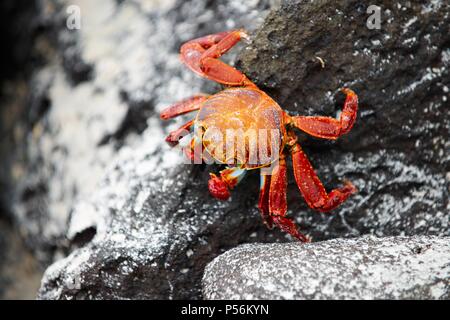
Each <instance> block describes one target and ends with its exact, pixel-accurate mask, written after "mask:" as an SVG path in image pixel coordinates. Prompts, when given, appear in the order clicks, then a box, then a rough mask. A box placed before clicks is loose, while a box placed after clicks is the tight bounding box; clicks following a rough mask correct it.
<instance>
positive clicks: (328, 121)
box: [161, 30, 358, 241]
mask: <svg viewBox="0 0 450 320" xmlns="http://www.w3.org/2000/svg"><path fill="white" fill-rule="evenodd" d="M241 38H247V35H246V33H245V32H244V31H242V30H233V31H227V32H221V33H217V34H212V35H208V36H204V37H201V38H197V39H194V40H191V41H188V42H187V43H185V44H183V45H182V47H181V50H180V58H181V61H182V62H184V63H185V64H186V65H187V66H188V67H189V68H190V69H191V70H192V71H194V72H195V73H197V74H198V75H200V76H202V77H204V78H207V79H210V80H213V81H216V82H218V83H221V84H223V85H225V86H227V88H226V89H225V90H223V91H221V92H219V93H216V94H214V95H210V96H208V95H196V96H193V97H190V98H188V99H185V100H183V101H180V102H178V103H175V104H174V105H172V106H170V107H168V108H166V109H165V110H163V111H162V112H161V119H164V120H166V119H170V118H173V117H176V116H179V115H182V114H186V113H189V112H193V111H195V112H197V113H196V117H195V118H194V119H193V120H190V121H188V122H187V123H186V124H184V125H183V126H181V127H180V128H179V129H178V130H175V131H173V132H171V133H170V134H169V135H168V136H167V138H166V141H167V142H168V143H169V144H170V145H171V146H175V145H177V144H178V143H179V141H180V139H181V137H183V136H185V135H186V134H185V133H186V132H190V131H192V130H195V131H196V132H197V133H198V132H199V134H196V135H195V136H194V137H193V138H192V139H191V141H190V144H189V146H188V147H187V148H185V152H186V154H187V155H188V156H189V157H190V158H191V159H194V158H195V157H196V155H198V153H197V152H196V150H197V149H198V147H200V148H201V149H202V148H204V149H205V151H206V152H204V154H203V155H200V158H201V159H200V160H202V158H204V157H205V155H208V156H209V157H212V158H213V159H215V160H216V161H218V162H220V163H224V164H227V165H228V168H226V169H225V170H222V171H221V172H220V175H219V176H217V175H215V174H211V179H210V180H209V182H208V188H209V191H210V193H211V195H212V196H214V197H216V198H217V199H222V200H225V199H227V198H229V197H230V190H231V189H233V188H234V187H235V186H236V184H237V183H238V182H239V181H240V180H241V179H242V177H243V175H244V173H245V172H246V171H247V170H253V169H257V168H260V169H261V170H263V169H267V168H270V170H269V171H268V172H267V170H266V171H265V172H263V174H261V189H260V196H259V204H258V207H259V210H260V212H261V216H262V218H263V221H264V223H265V224H266V225H267V226H268V227H269V228H272V227H273V226H277V227H279V228H280V229H281V230H283V231H285V232H287V233H289V234H291V235H292V236H294V237H295V238H297V239H299V240H300V241H308V240H309V239H308V237H306V236H304V235H303V234H301V233H300V232H299V231H298V230H297V227H296V226H295V224H294V222H293V221H292V220H291V219H289V218H287V217H286V212H287V201H286V193H287V177H286V176H287V173H286V154H290V155H291V158H292V162H293V170H294V177H295V180H296V182H297V185H298V188H299V190H300V192H301V194H302V195H303V197H304V198H305V200H306V203H307V204H308V205H309V206H310V207H311V208H312V209H314V210H317V211H321V212H327V211H330V210H332V209H334V208H336V207H337V206H339V205H340V204H341V203H342V202H344V201H345V200H346V199H347V198H348V197H349V196H350V195H351V194H352V193H354V192H356V188H355V187H354V186H353V184H352V183H351V182H346V183H345V184H344V186H342V187H340V188H337V189H334V190H332V191H330V192H327V191H326V190H325V188H324V186H323V185H322V182H321V181H320V179H319V178H318V176H317V175H316V173H315V172H314V169H313V167H312V165H311V163H310V162H309V160H308V158H307V157H306V155H305V153H304V152H303V150H302V148H301V147H300V145H299V143H298V142H297V137H296V135H295V134H294V131H293V128H298V129H300V130H302V131H304V132H306V133H308V134H310V135H312V136H314V137H318V138H323V139H331V140H335V139H337V138H338V137H340V136H341V135H343V134H346V133H348V132H349V131H350V129H351V128H352V127H353V124H354V122H355V120H356V115H357V109H358V97H357V95H356V94H355V93H354V92H353V91H352V90H350V89H347V88H344V89H342V91H343V92H344V93H345V94H346V100H345V103H344V107H343V109H342V112H341V114H340V116H339V119H334V118H330V117H323V116H290V115H288V114H287V113H286V112H285V111H284V110H283V109H281V107H280V106H279V105H278V104H277V103H276V102H275V101H274V100H273V99H272V98H270V97H269V96H268V95H267V94H266V93H264V92H263V91H261V90H260V89H259V88H258V87H257V86H256V85H255V84H254V83H253V82H252V81H250V80H249V79H248V78H247V77H246V76H245V75H244V74H242V73H241V72H240V71H238V70H236V69H235V68H233V67H231V66H229V65H227V64H225V63H224V62H222V61H220V60H219V59H218V58H219V57H220V56H221V55H223V54H224V53H226V52H227V51H228V50H230V49H231V48H232V47H233V46H234V45H235V44H236V43H237V42H238V41H239V40H240V39H241ZM213 129H214V130H213ZM230 130H232V132H236V131H238V132H240V133H241V134H240V135H238V137H237V138H239V136H240V138H242V141H243V144H242V145H243V148H240V149H239V148H234V147H233V148H231V150H232V151H231V152H228V150H230V148H229V147H230V145H229V143H228V142H229V141H231V142H232V144H233V146H234V143H235V138H236V137H233V138H232V139H226V138H227V137H230V134H229V132H230ZM261 130H263V132H264V131H266V132H271V133H275V134H271V135H270V136H269V135H268V134H266V135H260V134H258V133H257V132H258V131H259V132H261ZM212 132H214V133H212ZM249 132H250V133H249ZM220 136H221V139H217V137H220ZM223 137H226V138H225V142H224V139H223ZM261 137H263V138H262V139H261ZM258 138H259V139H260V141H262V142H264V143H263V144H262V143H260V146H259V151H261V150H263V151H264V152H265V153H266V154H269V155H270V156H269V157H262V156H261V157H259V155H260V154H259V153H258V151H257V150H256V149H258V141H257V139H258ZM261 144H262V145H263V147H262V148H261ZM273 145H275V146H277V149H270V148H269V147H268V146H273ZM274 150H275V151H274ZM255 154H257V155H258V156H256V158H257V161H256V162H254V161H253V162H252V161H250V160H251V159H252V158H253V156H254V155H255ZM274 155H275V157H274Z"/></svg>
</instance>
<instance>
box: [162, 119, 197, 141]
mask: <svg viewBox="0 0 450 320" xmlns="http://www.w3.org/2000/svg"><path fill="white" fill-rule="evenodd" d="M193 125H194V120H190V121H188V122H186V123H185V124H183V125H182V126H181V127H179V128H178V129H177V130H174V131H172V132H171V133H169V135H168V136H167V137H166V142H167V143H168V144H169V145H170V146H171V147H175V146H176V145H177V144H178V142H179V141H180V139H181V138H183V137H184V136H186V135H188V134H189V133H190V131H191V129H192V126H193Z"/></svg>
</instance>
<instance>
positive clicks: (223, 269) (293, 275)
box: [203, 236, 450, 299]
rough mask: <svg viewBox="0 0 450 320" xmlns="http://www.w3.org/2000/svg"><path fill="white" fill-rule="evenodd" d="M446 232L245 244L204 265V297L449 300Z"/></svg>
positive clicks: (449, 249) (449, 244) (449, 262)
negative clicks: (303, 242) (438, 235)
mask: <svg viewBox="0 0 450 320" xmlns="http://www.w3.org/2000/svg"><path fill="white" fill-rule="evenodd" d="M449 240H450V239H449V237H442V238H440V237H433V236H413V237H385V238H376V237H374V236H366V237H360V238H355V239H333V240H328V241H322V242H316V243H310V244H304V245H302V244H299V243H289V244H280V243H278V244H275V243H272V244H257V243H255V244H245V245H241V246H239V247H237V248H234V249H231V250H229V251H227V252H226V253H224V254H222V255H220V256H219V257H217V258H215V259H214V260H213V261H212V262H211V263H210V264H208V266H207V267H206V270H205V275H204V277H203V296H204V298H206V299H449V298H450V285H449V282H448V278H449V277H450V241H449Z"/></svg>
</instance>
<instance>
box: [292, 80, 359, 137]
mask: <svg viewBox="0 0 450 320" xmlns="http://www.w3.org/2000/svg"><path fill="white" fill-rule="evenodd" d="M342 91H343V92H344V93H345V94H346V95H347V97H346V99H345V103H344V108H343V109H342V113H341V115H340V117H339V119H334V118H330V117H306V116H296V117H291V121H292V122H293V124H294V126H296V127H297V128H299V129H300V130H302V131H305V132H306V133H308V134H310V135H312V136H314V137H318V138H323V139H331V140H335V139H337V138H338V137H340V136H341V135H343V134H346V133H347V132H349V131H350V130H351V128H352V127H353V124H354V123H355V120H356V114H357V111H358V96H357V95H356V93H354V92H353V91H352V90H350V89H347V88H344V89H342Z"/></svg>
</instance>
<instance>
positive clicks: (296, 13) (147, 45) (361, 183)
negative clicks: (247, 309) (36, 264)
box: [0, 0, 450, 299]
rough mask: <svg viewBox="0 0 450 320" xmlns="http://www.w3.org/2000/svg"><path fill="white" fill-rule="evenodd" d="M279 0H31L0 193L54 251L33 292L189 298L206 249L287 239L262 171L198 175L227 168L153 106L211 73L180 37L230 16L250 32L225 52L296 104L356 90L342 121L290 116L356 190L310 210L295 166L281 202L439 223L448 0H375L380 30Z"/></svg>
mask: <svg viewBox="0 0 450 320" xmlns="http://www.w3.org/2000/svg"><path fill="white" fill-rule="evenodd" d="M279 2H280V1H275V0H274V1H270V0H259V1H258V0H255V1H245V2H243V1H238V0H226V1H197V0H190V1H184V0H171V1H156V0H149V1H134V0H130V1H113V0H105V1H101V2H100V1H87V0H86V1H83V0H79V1H63V0H61V1H49V0H42V1H37V2H36V3H37V6H36V8H37V10H38V11H39V14H35V15H33V17H34V18H33V19H36V21H34V20H33V21H34V22H35V27H36V28H37V30H39V32H36V35H35V36H34V38H33V39H34V42H33V43H34V47H33V50H36V51H38V52H39V57H40V59H38V62H39V63H38V64H37V66H34V68H32V70H33V72H32V73H31V76H30V80H29V81H25V82H23V83H19V84H17V83H15V84H13V85H11V86H10V87H9V88H10V91H9V92H10V95H11V96H12V99H11V103H10V104H3V106H4V108H1V111H2V114H1V116H0V119H1V121H2V127H3V128H5V130H4V131H5V134H4V135H3V136H2V137H1V138H4V137H6V139H3V140H2V142H1V143H0V148H2V149H1V150H2V153H3V154H5V155H6V156H5V157H4V158H2V159H1V161H2V166H1V169H2V170H1V171H0V183H1V186H2V190H4V191H5V192H3V193H2V194H1V197H2V198H1V203H0V205H1V207H5V208H6V210H5V211H6V212H8V213H9V215H10V217H11V220H13V221H14V224H15V225H17V226H18V230H20V232H21V234H22V236H23V237H24V238H25V239H26V241H27V243H28V245H29V246H30V247H31V248H33V250H34V252H35V253H36V255H37V256H38V257H39V259H40V260H41V261H43V262H44V263H51V262H54V263H53V264H52V265H51V266H50V267H49V268H48V269H47V271H46V273H45V275H44V278H43V279H42V286H41V288H40V291H39V296H38V297H39V298H41V299H83V298H97V299H102V298H106V299H108V298H119V299H126V298H142V299H144V298H147V299H152V298H173V299H180V298H189V299H200V298H202V292H201V277H202V275H203V272H204V267H205V266H206V264H207V263H208V262H210V261H211V260H212V259H213V258H214V257H216V256H217V255H219V254H221V253H223V252H224V251H226V250H228V249H230V248H233V247H235V246H237V245H239V244H241V243H244V242H286V241H290V240H291V239H290V238H289V237H286V236H285V235H284V234H282V233H281V232H279V231H278V230H267V229H266V228H265V227H264V225H263V224H262V222H261V220H260V217H259V213H258V210H257V208H256V203H257V199H258V187H259V178H258V176H257V175H256V174H249V175H247V177H246V178H245V180H244V181H243V182H242V183H241V184H240V185H239V186H238V187H237V188H236V189H235V191H234V193H233V195H232V198H231V199H230V200H229V201H225V202H220V201H217V200H215V199H212V198H211V197H210V195H209V193H208V191H207V180H208V177H209V174H208V173H209V172H210V171H218V170H219V169H220V168H219V167H218V166H210V167H206V166H203V165H199V166H193V165H185V164H183V160H182V157H181V154H180V152H179V150H172V149H170V148H169V147H168V146H167V145H166V144H165V143H164V137H165V135H166V134H167V133H168V132H169V131H171V130H173V129H175V128H177V127H178V126H179V125H180V124H181V123H183V122H184V121H185V120H186V119H177V120H175V121H169V122H162V121H160V119H159V117H158V113H159V111H161V110H162V108H164V107H165V106H167V105H169V104H171V103H173V102H175V101H177V100H179V99H182V98H185V97H188V96H190V95H192V94H195V93H197V92H207V93H213V92H216V91H218V90H220V86H218V85H216V84H213V83H211V82H208V81H205V80H202V79H200V78H198V77H197V76H196V75H194V74H193V73H192V72H190V71H189V70H188V69H187V68H186V67H184V66H183V65H182V64H181V63H180V61H179V59H178V50H179V47H180V45H181V44H182V43H183V42H185V41H187V40H190V39H192V38H195V37H197V36H202V35H205V34H208V33H214V32H219V31H223V30H228V29H234V28H240V27H244V28H246V29H247V30H248V31H249V33H250V36H251V39H252V41H251V42H250V43H248V44H241V45H239V46H238V47H236V48H235V49H234V50H232V51H231V52H230V54H227V56H226V57H224V60H225V61H230V62H231V63H233V62H234V61H236V65H237V67H238V68H241V69H242V70H243V71H244V72H245V73H246V74H247V75H248V76H249V77H250V78H251V79H252V80H254V81H255V82H256V83H257V84H258V85H259V86H260V87H261V88H262V89H264V90H267V92H268V93H269V94H271V95H272V96H273V97H274V98H275V99H276V100H277V101H278V102H279V103H280V105H281V106H282V107H284V108H285V109H287V110H288V111H289V112H291V113H292V114H297V113H298V114H321V115H331V116H336V114H337V113H338V111H339V110H340V108H341V106H342V103H343V97H342V95H340V94H337V92H338V89H339V88H340V87H342V86H349V87H351V88H353V89H354V90H355V91H357V93H358V94H359V96H360V101H361V108H360V113H359V118H358V120H357V123H356V125H355V127H354V129H353V130H352V132H351V133H350V134H348V135H347V136H345V137H343V138H342V139H340V140H338V141H337V142H327V141H321V140H317V139H311V138H307V137H305V136H301V134H300V133H299V134H300V137H301V141H302V143H303V145H304V147H305V151H306V153H307V154H308V155H309V156H310V158H311V161H312V163H313V165H314V166H315V167H316V168H317V172H318V174H319V176H320V177H321V179H322V180H323V181H324V184H325V186H326V188H328V189H331V188H333V187H335V186H337V185H338V184H340V183H342V181H343V180H344V179H349V180H351V181H352V182H353V183H354V184H355V185H356V186H357V187H358V189H359V193H358V194H357V195H355V196H353V197H352V198H350V199H349V200H348V201H347V202H346V203H345V204H344V205H343V206H342V207H340V208H339V209H338V210H336V211H335V212H334V214H333V215H324V214H317V213H315V212H313V211H312V210H310V209H309V208H308V207H307V206H306V204H305V203H304V201H303V199H302V198H301V196H300V195H299V194H298V190H297V187H296V186H295V185H294V184H293V178H292V176H291V177H290V179H291V182H290V184H289V193H288V202H289V215H290V216H292V217H293V218H295V219H296V220H297V222H298V224H299V225H300V227H301V229H302V230H303V231H304V232H305V233H307V234H310V235H311V236H312V237H313V239H314V240H324V239H331V238H336V237H354V236H360V235H364V234H376V235H379V236H386V235H387V236H389V235H437V236H445V235H448V234H449V215H448V211H449V210H448V209H449V203H448V199H449V185H448V180H449V172H450V168H449V155H448V153H446V152H445V150H446V149H448V147H449V145H448V134H449V133H448V131H449V114H448V101H447V100H448V95H449V94H448V90H449V88H448V83H449V73H448V65H449V63H450V58H449V57H450V52H449V48H448V43H449V41H450V38H449V37H450V35H449V34H450V33H449V32H448V28H449V25H450V24H449V22H450V21H449V13H448V12H449V10H448V4H447V3H445V2H444V1H429V2H426V1H424V2H422V3H416V2H414V3H412V2H408V3H409V5H408V6H406V5H403V4H402V5H397V4H395V5H394V4H391V3H390V2H388V1H384V2H383V3H381V4H380V6H381V7H382V10H383V13H382V19H383V20H382V22H381V29H380V30H369V29H368V28H366V19H367V17H368V14H367V13H366V5H365V4H364V3H363V2H362V1H352V0H340V1H331V0H330V1H313V2H311V1H281V6H280V3H279ZM69 4H70V5H78V6H79V7H80V9H81V17H82V20H81V22H82V25H81V29H80V30H69V29H67V27H66V18H67V12H66V9H67V6H68V5H69ZM238 54H239V56H238V57H237V55H238ZM315 56H319V57H321V58H322V59H323V60H324V61H325V67H324V68H322V67H321V66H320V63H318V60H317V59H316V58H315ZM8 106H10V107H8ZM12 123H14V125H8V124H12Z"/></svg>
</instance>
